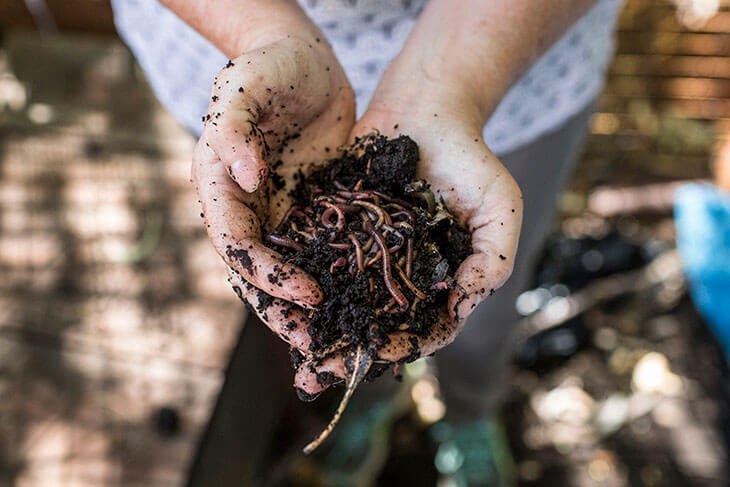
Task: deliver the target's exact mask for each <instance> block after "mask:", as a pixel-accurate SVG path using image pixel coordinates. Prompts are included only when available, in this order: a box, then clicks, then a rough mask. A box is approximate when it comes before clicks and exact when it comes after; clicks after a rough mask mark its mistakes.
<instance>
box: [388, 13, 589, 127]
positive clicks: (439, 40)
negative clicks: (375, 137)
mask: <svg viewBox="0 0 730 487" xmlns="http://www.w3.org/2000/svg"><path fill="white" fill-rule="evenodd" d="M593 3H595V0H540V1H535V0H491V1H485V0H432V1H431V2H430V3H429V4H428V6H427V7H426V9H425V10H424V12H423V13H422V14H421V17H420V18H419V21H418V23H417V24H416V27H415V28H414V30H413V32H412V33H411V35H410V37H409V38H408V41H407V42H406V44H405V46H404V47H403V50H402V51H401V53H400V54H399V55H398V57H397V58H396V60H395V61H394V62H393V63H392V65H391V67H390V68H389V69H388V71H387V72H386V74H385V76H384V78H383V82H384V84H385V85H388V86H389V88H388V89H386V90H383V91H384V92H385V93H389V92H391V91H392V87H393V86H398V85H403V86H408V87H409V88H408V89H409V90H411V92H418V91H421V92H422V93H420V94H419V96H426V97H433V96H436V97H441V98H444V99H448V100H449V103H453V105H454V106H458V110H463V109H464V108H465V105H467V104H469V105H471V109H472V112H471V113H469V114H468V116H470V117H472V118H474V119H475V120H476V121H478V123H482V124H483V123H484V122H486V120H487V118H488V117H489V115H491V113H492V112H493V111H494V109H495V108H496V107H497V105H498V104H499V101H500V100H501V98H502V97H503V96H504V94H505V93H506V92H507V90H508V89H509V87H510V86H511V85H512V84H513V83H514V82H515V81H516V80H517V79H518V78H519V77H520V75H522V74H523V73H524V72H525V71H526V70H527V69H528V68H529V67H530V66H531V65H532V63H533V62H535V60H536V59H537V58H538V57H539V56H540V55H541V54H542V53H544V52H545V51H546V50H547V49H548V48H549V47H550V46H551V45H552V44H553V43H554V42H555V41H556V40H557V39H559V38H560V36H561V35H562V34H563V33H565V32H566V31H567V30H568V29H569V28H570V26H571V25H572V24H573V23H574V22H575V21H576V20H577V19H579V18H580V17H581V16H582V15H583V14H584V13H585V12H586V11H587V10H588V9H589V8H590V6H591V5H592V4H593ZM434 91H435V92H436V94H435V95H434V93H432V92H434ZM383 102H385V103H392V100H387V101H386V100H383ZM375 103H376V104H377V103H379V101H378V94H377V93H376V96H375ZM446 109H448V107H446ZM475 123H477V122H475Z"/></svg>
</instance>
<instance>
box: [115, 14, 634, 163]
mask: <svg viewBox="0 0 730 487" xmlns="http://www.w3.org/2000/svg"><path fill="white" fill-rule="evenodd" d="M426 1H427V0H300V3H301V4H302V6H303V7H304V9H305V10H306V12H307V13H308V14H309V16H310V17H311V18H312V19H313V20H314V22H315V23H316V24H317V25H318V26H319V27H320V28H321V29H322V31H323V32H324V34H325V35H326V36H327V38H328V39H329V41H330V42H331V43H332V46H333V47H334V50H335V53H336V54H337V57H338V59H339V60H340V62H341V63H342V65H343V67H344V69H345V71H346V72H347V75H348V76H349V78H350V82H351V83H352V86H353V88H354V90H355V94H356V96H357V108H358V115H359V114H362V112H363V111H364V110H365V108H366V107H367V104H368V101H369V99H370V97H371V95H372V93H373V91H374V90H375V87H376V85H377V82H378V80H379V79H380V75H381V74H382V73H383V71H384V70H385V68H386V67H387V66H388V64H389V63H390V61H391V60H392V59H393V58H394V57H395V56H396V54H397V53H398V51H399V50H400V48H401V46H402V45H403V43H404V42H405V40H406V37H407V36H408V34H409V33H410V31H411V29H412V28H413V25H414V24H415V22H416V20H417V17H418V14H419V13H420V12H421V10H422V9H423V7H424V5H425V3H426ZM620 3H621V0H598V2H597V3H596V5H595V6H594V7H593V8H592V9H591V10H590V11H589V12H588V13H587V14H586V15H585V16H584V17H583V18H582V19H580V20H579V21H578V22H577V23H576V24H575V25H574V26H573V27H572V28H571V29H570V30H569V31H568V32H567V33H566V34H565V35H564V36H563V37H562V38H561V39H560V40H559V41H558V42H557V43H556V44H555V45H553V46H552V48H551V49H550V50H549V51H548V52H547V53H545V55H543V56H542V58H540V59H539V60H538V61H537V62H536V63H535V64H534V65H533V67H532V68H531V69H530V70H529V72H528V73H527V74H525V75H524V76H523V77H522V79H520V80H519V81H518V82H517V83H516V84H515V85H514V86H513V87H512V89H511V90H510V91H509V92H508V93H507V95H506V96H505V97H504V99H503V100H502V102H501V104H500V105H499V107H498V108H497V111H496V112H495V113H494V115H493V116H492V117H491V118H490V120H489V122H488V123H487V125H486V127H485V128H484V138H485V140H486V142H487V144H488V145H489V146H490V148H491V149H492V150H493V151H494V152H495V153H497V154H504V153H507V152H510V151H512V150H513V149H516V148H518V147H520V146H522V145H524V144H526V143H528V142H531V141H533V140H535V139H536V138H538V137H539V136H541V135H543V134H545V133H547V132H549V131H551V130H553V129H556V128H557V127H559V126H560V125H561V124H562V123H564V122H565V121H566V120H567V119H568V118H570V117H571V116H572V115H574V114H576V113H578V112H579V111H580V110H581V109H583V108H584V107H585V106H586V105H587V104H588V103H590V101H591V100H593V99H594V98H595V97H596V96H597V95H598V93H599V91H600V90H601V87H602V85H603V74H604V71H605V69H606V66H607V64H608V62H609V61H610V59H611V56H612V54H613V44H614V43H613V29H614V24H615V19H616V15H617V12H618V9H619V6H620ZM112 6H113V8H114V18H115V22H116V25H117V28H118V30H119V33H120V35H121V36H122V38H123V39H124V40H125V42H126V43H127V44H128V45H129V47H130V48H131V49H132V51H133V52H134V54H135V56H136V57H137V59H138V61H139V63H140V65H141V66H142V68H143V69H144V70H145V73H146V74H147V77H148V79H149V82H150V84H151V85H152V89H153V90H154V91H155V93H156V94H157V97H158V98H159V99H160V101H161V102H162V104H163V105H164V106H165V107H166V108H167V109H168V110H169V111H170V112H172V113H173V114H174V115H175V116H176V117H177V119H178V120H179V121H180V122H181V123H182V124H184V125H185V126H186V127H187V128H189V129H190V130H191V131H193V132H194V133H196V134H199V133H200V131H201V130H202V123H201V116H202V115H203V114H204V113H205V111H206V109H207V106H208V97H209V94H210V93H209V92H210V86H211V84H212V82H213V77H214V76H215V74H216V73H217V72H218V70H219V69H220V68H221V67H223V65H224V64H225V63H226V58H225V57H224V56H223V54H222V53H220V52H219V51H218V50H217V49H216V48H215V47H213V45H211V44H210V43H209V42H208V41H206V40H205V39H204V38H202V37H201V36H200V35H198V34H197V33H196V32H195V31H194V30H193V29H191V28H190V27H188V26H187V25H186V24H185V23H183V22H182V21H181V20H180V19H178V18H177V17H176V16H175V15H174V14H172V13H171V12H170V11H169V10H167V9H166V8H165V7H163V6H162V5H160V4H159V3H158V2H157V1H154V0H112Z"/></svg>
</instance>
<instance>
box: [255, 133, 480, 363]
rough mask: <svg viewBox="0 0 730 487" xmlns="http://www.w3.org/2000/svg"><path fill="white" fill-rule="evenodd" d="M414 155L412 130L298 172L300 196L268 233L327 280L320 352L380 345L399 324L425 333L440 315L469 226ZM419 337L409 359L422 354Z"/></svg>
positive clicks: (319, 320)
mask: <svg viewBox="0 0 730 487" xmlns="http://www.w3.org/2000/svg"><path fill="white" fill-rule="evenodd" d="M417 163H418V146H417V145H416V143H415V142H414V141H413V140H412V139H410V138H409V137H406V136H401V137H399V138H397V139H387V138H386V137H384V136H368V137H366V138H364V139H360V140H358V141H356V143H355V144H354V145H353V147H351V148H350V149H349V150H348V151H346V153H345V154H344V155H343V156H342V157H340V158H337V159H333V160H330V161H328V162H327V163H326V164H325V165H324V166H323V167H322V168H319V169H317V170H315V171H314V172H313V173H312V174H311V175H309V176H308V177H305V176H304V175H303V174H300V181H299V184H298V185H297V187H296V189H295V190H294V192H293V194H292V196H293V197H294V200H295V205H294V206H293V207H292V208H291V209H290V210H289V212H288V214H287V216H285V217H284V219H283V221H282V222H281V223H280V224H279V225H278V226H277V228H275V229H274V231H273V232H271V233H270V234H269V235H267V245H268V246H270V247H271V248H273V249H275V250H277V251H278V252H280V253H281V254H282V256H283V258H284V259H285V260H286V261H287V262H291V263H293V264H295V265H297V266H299V267H301V268H302V269H304V270H305V271H307V272H309V273H310V274H311V275H312V276H314V277H315V278H316V279H317V281H318V282H319V284H320V286H321V287H322V291H323V292H324V300H323V302H322V304H321V305H320V306H319V307H318V308H317V309H316V310H314V311H313V312H311V316H310V324H309V327H308V332H309V334H310V336H311V337H312V339H313V341H312V350H311V352H312V353H314V354H315V355H316V354H320V356H321V357H322V358H323V357H324V356H326V355H327V354H328V353H330V352H331V351H333V350H335V349H342V348H347V347H350V346H357V345H362V346H363V347H366V348H370V349H371V350H372V349H373V348H375V349H378V348H382V347H383V346H384V345H386V344H387V343H388V340H389V339H388V334H389V333H391V332H394V331H397V330H403V331H408V332H410V333H413V334H414V335H417V336H421V337H425V336H428V334H429V332H430V330H431V327H432V326H433V325H434V324H435V323H436V322H437V320H438V315H439V311H440V310H441V308H442V307H443V306H444V305H445V303H446V299H447V297H448V293H449V290H450V289H453V288H454V286H455V284H454V282H453V280H452V278H451V277H452V275H453V273H454V272H455V271H456V269H457V268H458V266H459V265H460V264H461V262H462V261H463V260H464V259H465V258H466V257H467V256H468V255H469V254H470V253H471V252H472V249H471V243H470V236H469V233H468V232H467V231H466V230H464V229H463V228H461V227H459V226H458V225H456V224H455V222H454V220H453V218H451V215H450V214H449V213H448V210H447V209H446V208H445V207H444V206H443V204H442V203H440V202H436V201H435V198H434V195H433V193H432V192H431V191H430V189H429V186H428V184H427V183H426V182H425V181H423V180H417V179H416V165H417ZM334 207H337V208H334ZM380 211H382V212H384V213H385V214H386V215H385V216H386V218H385V220H384V221H383V218H382V216H380V213H379V212H380ZM388 220H390V221H388ZM354 239H356V240H357V244H358V245H359V246H360V247H361V248H362V251H363V252H362V258H361V259H360V258H358V253H357V252H356V247H355V240H354ZM380 239H382V241H381V242H378V240H380ZM381 244H382V245H381ZM409 247H410V248H411V249H412V250H411V252H409V251H408V248H409ZM382 248H388V252H387V253H388V257H389V269H386V268H385V267H386V266H384V263H383V258H382V252H380V255H381V257H380V258H378V251H379V249H382ZM409 256H410V257H409ZM368 262H370V265H367V264H368ZM386 274H389V275H390V282H391V285H390V290H389V286H388V285H387V284H386V279H385V278H384V276H385V275H386ZM408 280H410V282H411V283H412V286H410V285H409V284H408V283H407V281H408ZM413 286H415V288H416V289H415V290H413V289H412V287H413ZM394 288H395V292H394V291H393V289H394ZM419 294H420V296H419ZM399 295H400V299H398V297H399ZM413 343H414V347H413V348H414V349H413V350H411V355H410V356H409V357H408V359H415V358H417V357H418V349H417V340H415V339H414V340H413ZM406 361H408V360H406Z"/></svg>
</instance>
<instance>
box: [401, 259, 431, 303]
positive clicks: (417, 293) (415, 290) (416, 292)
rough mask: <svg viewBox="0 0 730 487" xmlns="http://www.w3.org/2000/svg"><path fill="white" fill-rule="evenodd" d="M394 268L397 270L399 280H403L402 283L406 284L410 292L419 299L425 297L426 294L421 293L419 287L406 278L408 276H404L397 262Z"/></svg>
mask: <svg viewBox="0 0 730 487" xmlns="http://www.w3.org/2000/svg"><path fill="white" fill-rule="evenodd" d="M395 270H397V271H398V275H399V276H400V279H401V281H403V284H405V285H406V287H407V288H408V289H410V290H411V292H412V293H413V294H414V295H415V296H416V297H417V298H418V299H420V300H421V301H423V300H425V299H426V294H425V293H423V292H422V291H421V290H420V289H418V288H417V287H416V285H415V284H413V281H411V280H410V279H408V276H406V273H405V271H404V270H403V269H401V268H400V266H399V265H398V264H396V265H395Z"/></svg>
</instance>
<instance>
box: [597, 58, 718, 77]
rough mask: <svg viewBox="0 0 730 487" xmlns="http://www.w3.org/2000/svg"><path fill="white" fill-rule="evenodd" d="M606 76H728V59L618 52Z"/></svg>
mask: <svg viewBox="0 0 730 487" xmlns="http://www.w3.org/2000/svg"><path fill="white" fill-rule="evenodd" d="M608 73H609V76H641V77H645V76H646V77H650V78H652V79H657V78H662V77H681V78H685V77H692V78H722V79H728V78H730V60H728V58H727V57H723V56H662V55H651V54H649V55H643V54H618V55H617V56H616V57H615V58H614V60H613V62H612V63H611V66H610V68H609V71H608Z"/></svg>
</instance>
